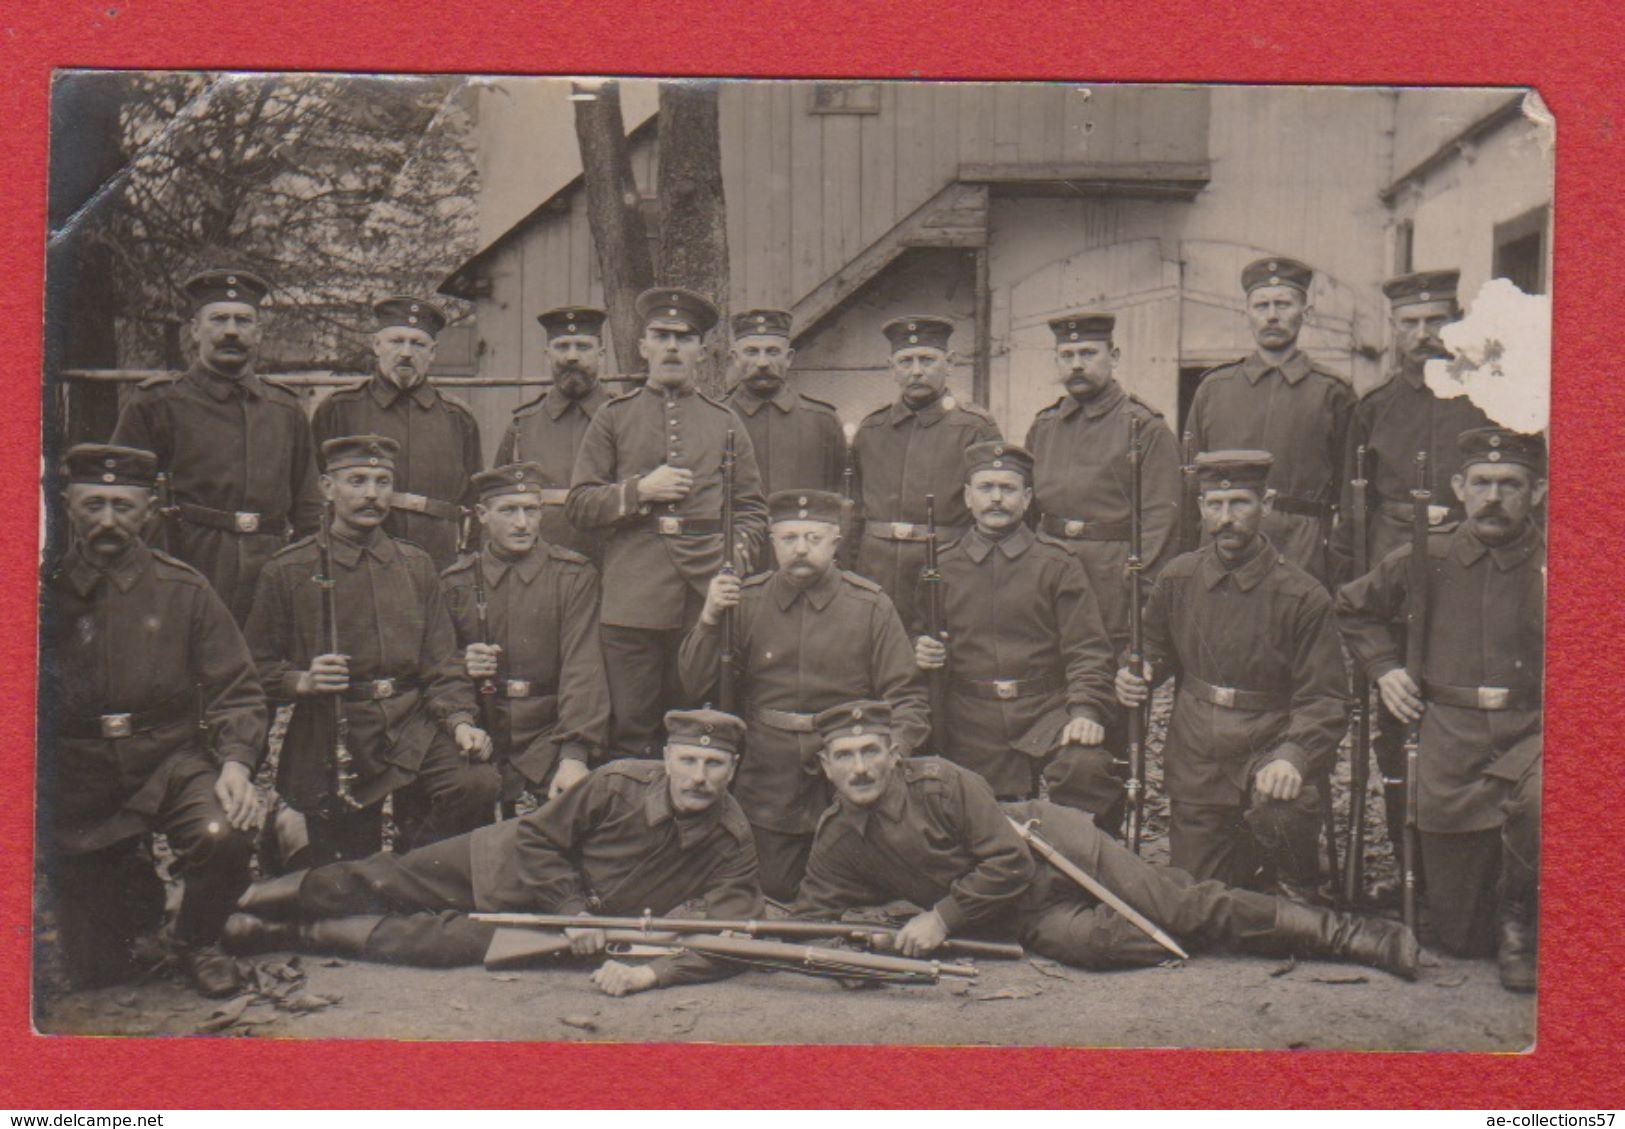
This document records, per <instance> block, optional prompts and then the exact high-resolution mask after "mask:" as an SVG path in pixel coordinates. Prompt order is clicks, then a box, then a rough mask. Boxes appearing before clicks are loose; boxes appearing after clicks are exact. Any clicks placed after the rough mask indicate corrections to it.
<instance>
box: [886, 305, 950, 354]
mask: <svg viewBox="0 0 1625 1129" xmlns="http://www.w3.org/2000/svg"><path fill="white" fill-rule="evenodd" d="M880 332H882V333H884V334H885V335H886V340H887V341H889V342H891V351H892V352H894V353H898V352H901V351H902V350H904V349H917V348H920V347H925V348H929V349H941V350H942V351H943V352H944V353H946V352H947V351H948V338H950V337H952V336H953V334H954V323H953V322H951V321H949V320H948V319H947V318H939V317H932V316H929V315H926V314H909V315H908V316H907V317H901V318H892V320H891V321H889V322H887V323H886V324H885V325H883V326H881V327H880Z"/></svg>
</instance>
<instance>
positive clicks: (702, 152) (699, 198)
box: [658, 82, 729, 393]
mask: <svg viewBox="0 0 1625 1129" xmlns="http://www.w3.org/2000/svg"><path fill="white" fill-rule="evenodd" d="M720 90H721V85H720V84H719V83H715V82H663V83H661V84H660V140H659V161H658V164H659V175H658V182H659V188H658V195H659V198H660V280H661V282H662V283H664V284H667V285H672V286H686V287H688V288H689V289H690V290H697V291H699V292H700V293H701V294H704V295H706V296H708V297H710V298H711V299H712V301H714V302H716V304H717V308H718V309H720V310H721V311H722V321H721V322H720V323H719V325H718V327H717V330H716V332H715V333H714V334H712V336H711V341H710V348H709V350H708V352H709V357H710V362H711V363H710V364H709V365H707V366H706V368H707V371H706V372H704V373H702V374H701V382H702V384H703V385H704V386H705V387H706V389H707V391H709V392H712V393H720V392H721V391H722V374H723V373H724V372H725V371H726V359H727V351H728V338H729V333H728V213H727V205H726V202H725V201H724V199H723V193H722V141H721V136H720V134H719V133H718V130H717V95H718V93H719V91H720Z"/></svg>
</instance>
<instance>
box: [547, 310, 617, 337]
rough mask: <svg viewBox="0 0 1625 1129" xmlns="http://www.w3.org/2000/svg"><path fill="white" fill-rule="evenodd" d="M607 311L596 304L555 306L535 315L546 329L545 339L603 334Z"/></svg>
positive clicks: (601, 335) (607, 318)
mask: <svg viewBox="0 0 1625 1129" xmlns="http://www.w3.org/2000/svg"><path fill="white" fill-rule="evenodd" d="M608 320H609V313H608V312H607V311H605V310H600V309H599V308H598V307H597V306H556V307H554V308H553V309H551V310H543V311H542V312H541V313H539V314H537V315H536V323H537V324H538V325H540V326H541V327H542V328H543V329H544V330H546V331H547V339H548V340H549V341H551V340H553V338H555V337H597V338H599V339H602V338H603V336H604V322H606V321H608Z"/></svg>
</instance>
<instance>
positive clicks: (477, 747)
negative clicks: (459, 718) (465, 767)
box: [452, 721, 491, 764]
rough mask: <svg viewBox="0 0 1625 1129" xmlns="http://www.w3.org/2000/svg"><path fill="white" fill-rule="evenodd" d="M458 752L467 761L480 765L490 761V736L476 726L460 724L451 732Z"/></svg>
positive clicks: (465, 723)
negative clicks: (477, 762)
mask: <svg viewBox="0 0 1625 1129" xmlns="http://www.w3.org/2000/svg"><path fill="white" fill-rule="evenodd" d="M452 737H453V739H454V740H455V741H456V742H457V748H458V750H459V751H460V752H461V753H462V754H463V755H464V756H465V757H467V758H468V759H469V760H471V761H479V762H481V763H482V764H483V763H484V762H485V761H488V760H490V759H491V735H490V734H489V733H487V732H486V731H485V730H483V729H481V728H480V727H479V726H477V725H470V724H468V722H466V721H465V722H462V723H461V724H459V725H458V726H457V728H456V730H454V731H453V734H452Z"/></svg>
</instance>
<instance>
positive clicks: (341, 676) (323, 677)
mask: <svg viewBox="0 0 1625 1129" xmlns="http://www.w3.org/2000/svg"><path fill="white" fill-rule="evenodd" d="M349 688H350V656H349V655H317V656H316V657H315V658H313V659H311V660H310V669H309V670H307V671H305V672H304V673H303V674H301V675H300V676H299V687H298V690H297V693H299V694H301V695H310V694H342V693H344V691H346V690H348V689H349Z"/></svg>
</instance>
